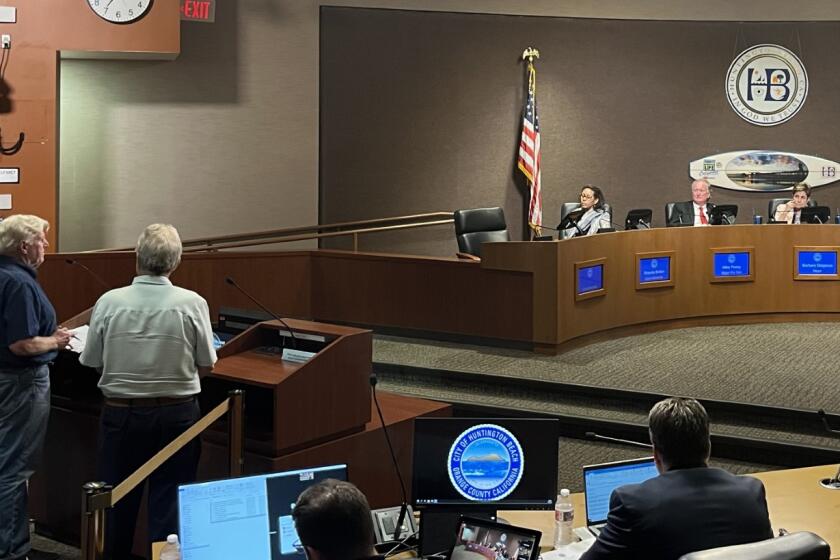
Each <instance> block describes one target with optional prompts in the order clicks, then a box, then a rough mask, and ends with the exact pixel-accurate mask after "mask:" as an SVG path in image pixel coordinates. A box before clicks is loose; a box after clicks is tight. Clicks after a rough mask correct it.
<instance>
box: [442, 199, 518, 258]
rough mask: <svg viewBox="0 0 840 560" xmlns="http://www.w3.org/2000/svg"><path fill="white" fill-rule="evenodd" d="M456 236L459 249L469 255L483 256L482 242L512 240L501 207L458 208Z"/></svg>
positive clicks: (455, 215)
mask: <svg viewBox="0 0 840 560" xmlns="http://www.w3.org/2000/svg"><path fill="white" fill-rule="evenodd" d="M454 218H455V238H456V239H457V240H458V250H459V251H460V252H462V253H466V254H468V255H473V256H476V257H481V244H482V243H486V242H488V241H510V233H508V230H507V224H506V223H505V213H504V211H503V210H502V209H501V208H473V209H471V210H456V211H455V214H454Z"/></svg>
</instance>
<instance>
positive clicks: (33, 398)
mask: <svg viewBox="0 0 840 560" xmlns="http://www.w3.org/2000/svg"><path fill="white" fill-rule="evenodd" d="M49 417H50V373H49V368H48V366H46V365H43V366H39V367H34V368H29V369H20V370H3V369H0V559H1V560H8V559H18V558H25V557H26V555H27V554H28V553H29V550H30V548H31V545H30V544H29V515H28V514H27V509H26V501H27V488H26V481H27V480H29V477H30V476H32V473H34V472H35V463H36V461H37V460H38V457H39V455H40V453H41V449H42V448H43V445H44V437H45V436H46V433H47V421H48V420H49Z"/></svg>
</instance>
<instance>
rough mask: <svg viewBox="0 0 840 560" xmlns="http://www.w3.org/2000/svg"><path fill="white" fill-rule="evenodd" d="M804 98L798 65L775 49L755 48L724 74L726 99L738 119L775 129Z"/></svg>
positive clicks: (785, 52) (803, 79) (788, 54)
mask: <svg viewBox="0 0 840 560" xmlns="http://www.w3.org/2000/svg"><path fill="white" fill-rule="evenodd" d="M807 95H808V74H807V73H806V72H805V66H803V64H802V61H800V60H799V58H798V57H797V56H796V55H795V54H793V53H792V52H791V51H789V50H788V49H786V48H784V47H780V46H779V45H755V46H753V47H750V48H748V49H747V50H745V51H744V52H742V53H741V54H739V55H738V56H737V57H735V60H733V61H732V64H731V65H730V66H729V71H728V72H727V73H726V97H727V99H728V100H729V104H730V105H731V106H732V109H733V110H734V111H735V112H736V113H738V116H740V117H741V118H742V119H744V120H745V121H747V122H750V123H752V124H757V125H759V126H775V125H777V124H782V123H783V122H786V121H788V120H790V119H791V118H793V116H794V115H795V114H796V113H797V112H798V111H799V109H801V108H802V105H803V104H804V103H805V97H807Z"/></svg>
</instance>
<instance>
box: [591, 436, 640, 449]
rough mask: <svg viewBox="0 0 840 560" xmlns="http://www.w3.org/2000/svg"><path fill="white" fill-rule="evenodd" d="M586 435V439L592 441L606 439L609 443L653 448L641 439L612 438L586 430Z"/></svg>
mask: <svg viewBox="0 0 840 560" xmlns="http://www.w3.org/2000/svg"><path fill="white" fill-rule="evenodd" d="M586 437H587V438H588V439H591V440H594V441H606V442H609V443H621V444H624V445H632V446H634V447H644V448H645V449H653V446H652V445H651V444H649V443H643V442H641V441H633V440H632V439H621V438H614V437H609V436H602V435H601V434H596V433H595V432H586Z"/></svg>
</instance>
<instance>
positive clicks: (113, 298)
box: [79, 276, 216, 398]
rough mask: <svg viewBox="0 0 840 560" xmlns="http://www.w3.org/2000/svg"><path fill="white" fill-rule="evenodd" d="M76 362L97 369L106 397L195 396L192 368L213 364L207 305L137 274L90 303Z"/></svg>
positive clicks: (164, 282) (160, 280)
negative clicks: (83, 341)
mask: <svg viewBox="0 0 840 560" xmlns="http://www.w3.org/2000/svg"><path fill="white" fill-rule="evenodd" d="M79 362H81V363H82V364H84V365H86V366H89V367H92V368H100V369H101V370H102V377H101V379H100V380H99V388H100V389H101V390H102V393H103V394H104V395H105V396H106V397H122V398H143V397H184V396H189V395H195V394H196V393H198V392H200V391H201V385H200V383H199V378H198V367H199V366H202V367H210V366H212V365H213V364H215V363H216V351H215V350H214V349H213V331H212V327H211V325H210V310H209V307H208V306H207V301H205V299H204V298H203V297H201V296H200V295H198V294H197V293H195V292H193V291H190V290H185V289H183V288H178V287H177V286H173V285H172V282H170V281H169V279H168V278H166V277H163V276H137V277H136V278H135V279H134V281H133V282H132V283H131V285H130V286H126V287H124V288H118V289H116V290H111V291H109V292H107V293H105V294H104V295H103V296H102V297H100V298H99V301H97V302H96V306H94V308H93V314H92V315H91V318H90V330H89V331H88V337H87V344H86V346H85V349H84V351H83V352H82V355H81V356H80V357H79Z"/></svg>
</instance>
